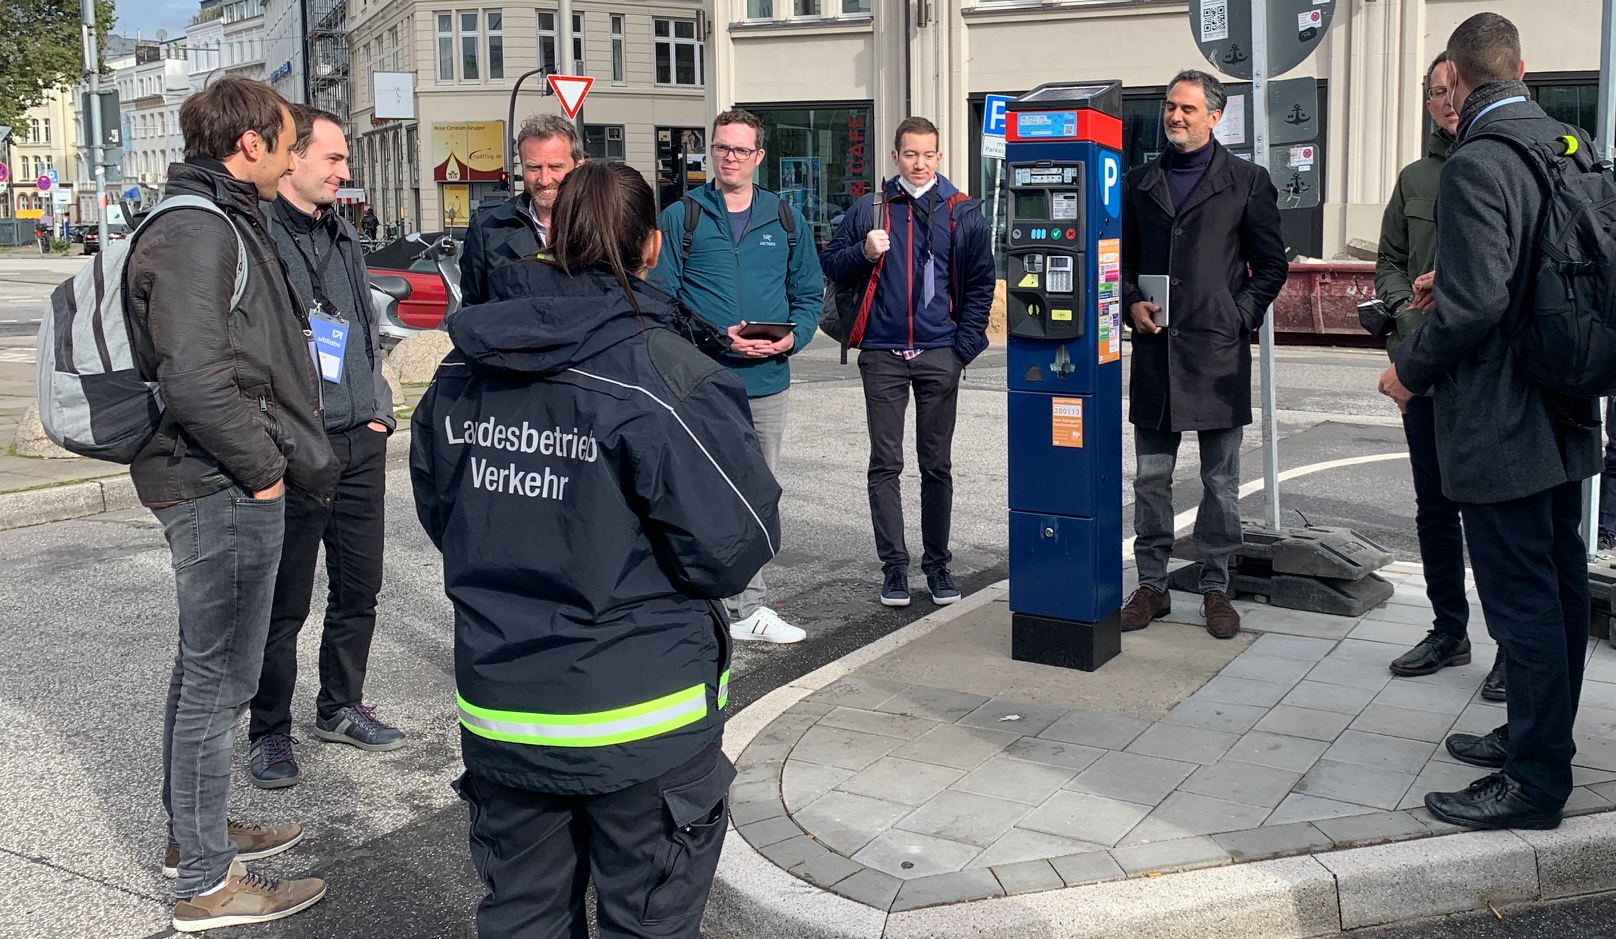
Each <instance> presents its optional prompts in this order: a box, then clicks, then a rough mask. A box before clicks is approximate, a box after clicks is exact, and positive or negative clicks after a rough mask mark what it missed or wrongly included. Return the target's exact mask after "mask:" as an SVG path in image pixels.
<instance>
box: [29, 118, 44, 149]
mask: <svg viewBox="0 0 1616 939" xmlns="http://www.w3.org/2000/svg"><path fill="white" fill-rule="evenodd" d="M43 139H44V138H43V137H41V136H40V135H39V118H37V117H35V118H30V119H29V121H28V142H29V143H39V142H40V141H41V140H43Z"/></svg>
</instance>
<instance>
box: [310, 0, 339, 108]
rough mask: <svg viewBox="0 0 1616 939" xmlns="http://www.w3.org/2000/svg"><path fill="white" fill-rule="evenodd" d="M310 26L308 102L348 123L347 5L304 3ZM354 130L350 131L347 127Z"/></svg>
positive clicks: (324, 0) (320, 0) (322, 0)
mask: <svg viewBox="0 0 1616 939" xmlns="http://www.w3.org/2000/svg"><path fill="white" fill-rule="evenodd" d="M303 4H304V6H303V11H304V17H303V21H304V22H305V23H307V24H308V31H307V34H306V35H307V37H308V38H307V39H306V40H305V43H306V46H305V49H304V56H305V58H304V61H305V62H306V63H307V68H308V100H309V103H310V104H312V105H314V106H315V107H317V108H319V109H321V110H323V111H330V112H331V113H332V114H335V115H337V116H338V117H340V118H342V120H343V123H344V124H345V125H346V124H347V123H348V121H349V119H350V118H349V111H348V102H349V101H350V100H351V98H350V91H349V88H348V2H347V0H303ZM348 129H349V130H351V128H348Z"/></svg>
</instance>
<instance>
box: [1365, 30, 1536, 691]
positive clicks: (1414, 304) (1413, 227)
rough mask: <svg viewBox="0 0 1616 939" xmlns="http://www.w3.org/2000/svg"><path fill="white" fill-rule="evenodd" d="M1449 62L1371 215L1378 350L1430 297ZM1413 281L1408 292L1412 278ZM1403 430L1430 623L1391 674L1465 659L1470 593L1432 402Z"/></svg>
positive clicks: (1446, 139)
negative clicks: (1375, 239)
mask: <svg viewBox="0 0 1616 939" xmlns="http://www.w3.org/2000/svg"><path fill="white" fill-rule="evenodd" d="M1452 77H1453V66H1452V65H1451V64H1450V63H1449V62H1448V54H1447V53H1446V52H1444V53H1442V54H1441V55H1438V56H1437V58H1436V61H1435V62H1432V63H1431V68H1430V70H1429V71H1428V72H1427V73H1426V76H1425V110H1426V112H1427V113H1428V114H1430V115H1431V120H1432V122H1434V123H1435V125H1436V129H1435V130H1433V131H1432V132H1431V139H1430V142H1429V143H1428V144H1427V145H1426V155H1425V158H1424V159H1421V160H1416V161H1414V162H1413V163H1410V164H1409V165H1408V166H1406V167H1404V168H1403V172H1402V173H1401V174H1399V175H1398V177H1397V187H1396V188H1395V189H1393V190H1392V197H1391V201H1389V202H1387V203H1386V213H1385V215H1384V216H1383V217H1382V218H1381V224H1380V256H1379V258H1378V259H1377V260H1376V263H1375V296H1376V297H1378V298H1379V299H1380V300H1381V301H1382V302H1383V303H1385V304H1386V306H1387V307H1388V308H1389V309H1390V310H1391V311H1392V314H1393V316H1394V327H1393V332H1392V334H1391V335H1390V336H1388V337H1387V338H1386V352H1387V354H1389V355H1395V354H1396V351H1397V344H1398V343H1399V342H1400V341H1402V340H1404V339H1407V338H1408V337H1409V336H1411V335H1413V334H1414V331H1415V330H1417V329H1418V328H1419V327H1420V326H1421V325H1422V324H1423V323H1424V322H1425V311H1426V309H1427V308H1429V307H1430V305H1431V296H1430V293H1429V289H1430V283H1431V278H1432V275H1431V269H1432V267H1433V266H1434V265H1435V263H1436V193H1437V184H1438V182H1439V181H1440V180H1441V177H1442V165H1443V164H1444V163H1446V162H1447V159H1448V147H1449V146H1450V145H1451V144H1452V143H1453V132H1454V131H1455V130H1457V129H1458V127H1459V112H1457V111H1455V110H1454V109H1453V105H1452V103H1451V102H1450V101H1449V93H1450V89H1451V84H1452ZM1416 283H1417V284H1419V285H1420V286H1421V288H1422V290H1421V297H1420V299H1419V300H1416V299H1415V298H1414V287H1415V284H1416ZM1403 436H1404V437H1405V438H1406V439H1407V440H1408V462H1409V466H1410V468H1412V469H1413V471H1414V500H1415V505H1416V511H1415V515H1414V525H1415V528H1416V529H1417V531H1418V533H1419V538H1420V563H1421V564H1422V565H1423V567H1424V569H1425V596H1426V598H1427V599H1429V600H1430V601H1431V609H1432V610H1433V611H1434V612H1435V616H1436V619H1435V622H1434V623H1433V624H1432V625H1433V628H1432V629H1431V631H1430V632H1429V633H1428V634H1427V635H1426V637H1425V638H1424V639H1422V640H1420V642H1419V644H1418V645H1416V646H1415V647H1414V648H1413V649H1410V650H1409V651H1408V652H1407V653H1405V654H1404V655H1403V656H1401V657H1399V658H1398V659H1397V660H1396V661H1394V662H1392V663H1391V670H1392V673H1393V674H1395V675H1404V676H1413V675H1430V674H1432V673H1434V672H1437V671H1440V670H1441V669H1443V668H1446V667H1447V666H1450V665H1467V664H1469V662H1470V637H1469V635H1468V631H1467V627H1468V624H1469V621H1470V601H1469V599H1467V597H1466V592H1467V591H1468V589H1469V588H1468V587H1466V586H1465V562H1464V528H1463V525H1462V524H1461V522H1460V519H1459V504H1458V503H1457V502H1454V501H1453V500H1452V499H1449V498H1448V497H1447V496H1446V495H1443V493H1442V468H1441V465H1440V464H1439V463H1438V462H1437V458H1436V405H1435V403H1434V401H1433V399H1432V398H1431V396H1430V395H1428V394H1427V395H1420V396H1418V397H1416V398H1414V399H1413V400H1411V401H1410V402H1409V403H1408V407H1407V408H1406V409H1405V410H1404V411H1403ZM1504 685H1505V682H1504V654H1503V652H1502V651H1500V652H1499V653H1498V655H1497V656H1496V657H1495V658H1494V659H1493V668H1492V671H1491V672H1490V673H1488V675H1487V680H1486V681H1485V682H1483V683H1482V688H1481V696H1482V697H1483V698H1486V699H1487V700H1489V701H1502V700H1504Z"/></svg>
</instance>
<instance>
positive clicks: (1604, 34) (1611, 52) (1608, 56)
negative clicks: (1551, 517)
mask: <svg viewBox="0 0 1616 939" xmlns="http://www.w3.org/2000/svg"><path fill="white" fill-rule="evenodd" d="M1600 25H1601V28H1600V31H1599V64H1600V66H1601V67H1600V69H1599V118H1598V121H1599V128H1598V132H1597V133H1598V135H1597V137H1596V139H1595V146H1596V147H1598V149H1599V156H1600V158H1601V159H1605V160H1608V159H1610V158H1611V156H1612V155H1613V153H1616V147H1613V146H1612V137H1613V135H1616V0H1605V2H1604V14H1603V18H1602V19H1601V23H1600ZM1606 403H1607V402H1606V399H1604V398H1600V399H1599V413H1600V416H1601V417H1603V416H1604V415H1605V413H1606V411H1605V405H1606ZM1610 432H1611V428H1610V427H1606V428H1605V433H1606V434H1607V435H1609V434H1610ZM1602 480H1603V474H1600V475H1597V476H1594V477H1592V478H1590V479H1589V480H1588V481H1587V482H1586V483H1585V484H1583V488H1582V494H1583V500H1582V503H1583V505H1584V506H1585V507H1586V509H1587V514H1586V516H1585V517H1584V518H1583V523H1582V525H1583V528H1582V534H1583V539H1584V543H1585V544H1586V545H1587V551H1588V560H1589V561H1590V562H1592V561H1594V560H1595V559H1597V558H1598V557H1599V496H1600V485H1599V484H1600V482H1601V481H1602Z"/></svg>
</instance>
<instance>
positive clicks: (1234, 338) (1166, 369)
mask: <svg viewBox="0 0 1616 939" xmlns="http://www.w3.org/2000/svg"><path fill="white" fill-rule="evenodd" d="M1208 146H1211V147H1215V148H1216V149H1215V150H1214V151H1213V152H1212V161H1211V163H1210V164H1209V165H1208V166H1207V168H1206V174H1205V175H1204V176H1202V177H1201V181H1200V182H1199V183H1196V185H1195V188H1194V189H1192V190H1190V195H1189V198H1188V199H1186V200H1184V205H1183V206H1182V207H1181V208H1179V209H1178V210H1177V211H1175V210H1174V209H1173V199H1172V196H1171V195H1170V194H1169V192H1168V188H1167V161H1168V159H1169V157H1168V155H1167V154H1165V153H1164V154H1162V155H1161V156H1160V157H1158V158H1157V159H1155V160H1153V161H1151V162H1149V163H1146V164H1144V165H1143V166H1138V167H1135V168H1134V169H1132V170H1130V171H1129V173H1128V175H1127V178H1126V180H1125V181H1124V183H1123V186H1122V309H1123V318H1124V319H1125V320H1128V322H1129V324H1130V326H1131V324H1132V320H1131V319H1129V317H1128V315H1127V311H1128V309H1129V308H1130V307H1131V306H1132V305H1133V304H1134V303H1136V302H1138V301H1139V300H1141V299H1143V296H1142V294H1141V293H1140V292H1139V275H1141V274H1167V275H1169V276H1171V278H1172V281H1171V283H1170V286H1169V287H1168V292H1169V296H1170V310H1169V312H1170V314H1171V321H1170V324H1169V326H1168V328H1166V329H1163V330H1162V331H1161V332H1160V333H1157V334H1156V335H1154V336H1147V335H1145V334H1143V333H1140V332H1138V331H1134V332H1133V357H1132V358H1133V364H1132V366H1131V367H1132V370H1133V371H1132V373H1131V378H1130V384H1129V389H1128V391H1129V413H1128V419H1129V421H1131V422H1132V423H1134V424H1137V425H1139V426H1140V427H1147V428H1152V429H1155V430H1168V431H1185V430H1220V429H1224V428H1229V427H1242V426H1244V425H1246V424H1249V423H1251V331H1252V330H1254V329H1256V328H1257V327H1258V326H1261V325H1262V321H1263V317H1264V316H1265V315H1266V313H1267V310H1268V305H1269V304H1270V303H1273V302H1274V298H1275V297H1277V296H1279V291H1280V288H1282V287H1284V286H1285V278H1286V277H1288V276H1289V275H1290V264H1289V263H1287V261H1286V259H1285V240H1284V237H1283V235H1282V234H1281V233H1280V220H1279V203H1278V193H1277V192H1276V191H1275V189H1274V184H1273V182H1272V181H1271V180H1269V178H1268V171H1267V170H1265V169H1263V168H1262V167H1260V166H1256V165H1254V164H1252V163H1248V162H1247V161H1245V160H1242V159H1240V158H1238V157H1236V156H1234V155H1232V154H1231V153H1229V151H1228V150H1226V149H1224V147H1223V145H1222V144H1220V143H1218V142H1217V141H1215V140H1214V141H1212V142H1211V143H1209V144H1208Z"/></svg>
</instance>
